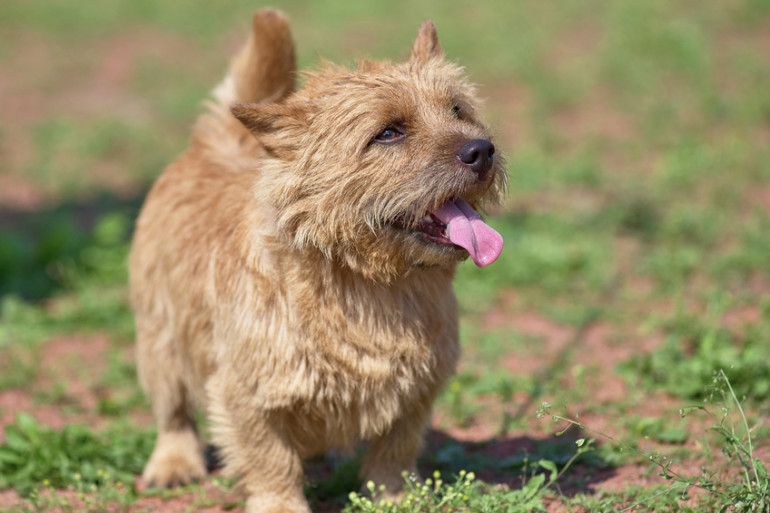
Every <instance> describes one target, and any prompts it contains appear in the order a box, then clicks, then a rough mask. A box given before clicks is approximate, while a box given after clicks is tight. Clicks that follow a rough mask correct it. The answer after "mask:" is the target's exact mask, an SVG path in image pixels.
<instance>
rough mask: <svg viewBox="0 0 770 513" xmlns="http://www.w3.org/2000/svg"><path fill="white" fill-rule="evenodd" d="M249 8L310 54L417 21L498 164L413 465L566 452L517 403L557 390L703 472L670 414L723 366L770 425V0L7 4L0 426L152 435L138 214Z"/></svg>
mask: <svg viewBox="0 0 770 513" xmlns="http://www.w3.org/2000/svg"><path fill="white" fill-rule="evenodd" d="M267 5H269V6H272V7H276V8H279V9H282V10H284V11H285V12H286V13H287V14H288V15H289V17H290V19H291V22H292V28H293V33H294V38H295V42H296V43H297V46H298V51H299V54H298V57H299V64H300V67H301V68H307V67H311V68H312V67H314V66H317V65H318V63H319V59H320V57H324V58H328V59H330V60H332V61H335V62H342V63H348V64H353V63H354V62H355V60H356V59H358V58H360V57H362V56H368V57H372V58H388V59H392V60H400V59H404V58H406V57H407V56H408V53H409V49H410V45H411V42H412V41H413V39H414V36H415V35H416V31H417V28H418V27H419V25H420V23H421V22H422V21H423V20H425V19H429V18H430V19H433V20H434V21H435V22H436V25H437V27H438V33H439V39H440V41H441V45H442V47H443V48H444V50H445V53H446V55H447V56H448V58H449V59H451V60H454V61H457V62H459V63H460V64H461V65H463V66H464V67H465V68H466V70H467V73H468V75H469V76H470V77H471V78H472V80H473V81H474V82H475V83H477V84H478V85H479V88H480V92H481V95H482V96H483V97H484V98H485V101H486V103H485V112H486V118H487V119H488V120H489V121H490V124H491V126H492V127H493V130H494V132H495V134H496V144H497V146H498V147H499V148H500V149H501V151H502V152H503V153H504V154H505V155H506V158H507V162H508V171H509V174H510V191H509V194H508V195H507V198H506V201H505V203H504V204H503V205H501V206H500V207H499V208H495V209H494V210H493V211H491V212H490V219H491V221H490V224H492V226H494V227H495V228H496V229H497V230H498V231H500V232H501V233H502V235H503V236H504V238H505V241H506V245H505V249H504V251H503V255H502V256H501V258H500V260H498V262H496V263H495V264H494V265H492V266H490V267H488V268H486V269H481V270H480V269H476V268H475V267H473V266H472V265H468V264H467V263H466V264H464V265H463V266H462V267H461V270H460V273H459V276H458V279H457V282H456V287H455V288H456V292H457V295H458V299H459V302H460V307H461V313H462V338H463V345H464V356H463V361H462V364H461V368H460V372H459V374H458V377H457V378H456V379H455V381H453V382H452V383H451V385H450V386H449V388H448V389H447V391H446V392H445V393H444V394H443V395H442V397H441V399H440V401H439V404H438V406H437V408H436V414H435V417H436V419H435V421H434V428H435V430H436V432H434V433H433V434H432V435H431V438H429V448H431V451H432V452H430V454H433V456H432V457H428V459H427V460H426V461H425V463H424V465H426V466H429V467H431V468H443V469H445V470H447V471H453V470H456V469H457V468H459V467H460V466H463V465H466V466H467V465H475V466H476V467H480V470H481V472H482V474H483V473H484V472H486V475H487V478H488V479H490V480H492V481H499V482H504V483H513V482H514V481H516V478H515V476H517V475H518V474H517V472H518V471H519V469H520V468H521V465H522V461H523V460H522V459H521V458H520V457H518V456H517V455H518V454H519V453H521V451H522V450H527V451H530V452H532V451H535V453H537V451H541V452H542V451H546V452H547V453H548V454H549V456H548V457H549V458H551V459H553V460H554V461H557V462H560V464H564V463H565V462H566V461H567V460H568V459H569V457H570V456H571V452H570V451H572V449H569V450H568V451H567V452H566V453H565V452H564V451H562V450H561V449H559V448H560V447H561V446H560V445H558V444H557V445H556V446H554V445H553V444H552V443H551V442H552V441H548V442H547V443H546V442H543V440H550V439H549V438H548V437H549V436H550V434H551V433H552V431H555V428H554V427H553V426H552V425H551V424H550V423H549V422H543V421H538V420H537V419H536V418H535V412H536V410H537V408H538V406H539V405H541V404H542V403H543V402H548V403H549V404H551V405H553V406H552V407H553V408H554V410H553V411H556V410H558V411H559V412H560V415H561V414H566V415H571V416H579V417H580V419H582V421H583V422H585V423H586V424H587V425H589V426H592V427H594V428H595V429H599V430H605V432H608V433H610V434H611V435H612V436H613V437H615V438H617V439H621V440H626V441H627V443H629V444H632V445H634V446H635V447H637V446H639V443H640V442H637V441H638V440H644V442H641V444H642V445H643V444H644V443H649V444H653V445H652V446H651V447H652V448H651V449H650V450H654V451H663V452H665V451H667V450H672V451H679V452H678V453H677V454H680V453H681V454H683V455H684V456H682V458H683V461H689V462H690V463H691V464H692V465H695V466H696V468H697V465H699V464H700V463H698V462H701V461H703V458H704V457H705V456H704V455H703V453H701V452H699V450H700V449H699V448H702V447H703V443H702V442H701V441H699V440H700V438H698V436H699V435H696V433H701V431H702V430H700V431H699V430H698V429H694V428H691V427H688V426H691V424H690V423H689V419H687V421H682V420H681V419H680V418H679V415H678V414H677V413H676V412H677V411H678V409H679V408H680V407H681V405H682V404H687V403H697V404H702V401H703V400H704V399H705V400H713V398H714V397H715V395H714V394H715V390H716V389H718V388H719V387H718V386H716V385H715V383H717V382H716V381H715V376H716V377H718V376H719V374H718V372H719V371H720V370H723V371H724V373H725V375H726V376H727V378H728V379H729V381H730V383H731V384H732V387H733V389H734V390H735V394H736V397H737V398H738V399H740V400H741V401H745V409H746V411H747V412H748V413H747V415H748V416H749V420H750V421H751V422H750V424H751V425H752V426H753V428H754V429H755V431H754V434H755V436H756V437H759V439H762V440H767V437H768V431H770V427H769V426H768V421H767V415H768V406H767V404H768V401H767V400H768V399H770V296H769V295H768V293H769V292H770V1H768V0H718V1H711V2H695V1H689V0H595V1H592V2H585V1H583V0H564V1H560V2H543V1H535V0H516V1H511V0H505V1H503V0H494V1H492V0H490V1H485V2H477V3H475V4H471V3H469V2H461V1H459V0H440V1H439V0H426V1H421V2H414V1H403V0H393V1H389V2H348V1H342V0H334V1H332V0H330V1H318V2H308V1H299V0H296V1H289V0H275V1H273V2H272V3H270V4H263V3H260V2H243V1H233V0H221V1H217V2H211V1H202V0H185V1H182V0H164V1H152V0H114V1H111V2H102V1H95V0H81V1H78V2H72V1H66V0H34V1H27V0H3V2H2V3H0V420H2V422H3V424H12V423H13V422H14V419H15V418H16V417H15V416H16V415H17V414H18V413H19V412H20V411H25V412H28V413H31V414H32V416H33V417H34V418H36V419H37V421H38V422H39V423H41V424H43V425H46V426H51V427H55V428H60V427H62V426H64V425H69V424H73V423H83V422H86V423H89V424H91V425H95V426H100V427H102V428H104V429H112V427H111V426H113V425H114V424H116V423H117V424H120V423H123V424H125V425H128V426H130V427H132V428H134V429H145V428H147V426H150V425H151V423H150V422H149V417H148V413H147V412H148V407H147V404H146V402H145V400H144V399H143V397H142V395H141V392H140V391H139V390H138V387H137V385H136V383H135V379H134V364H133V355H132V338H133V325H132V318H131V313H130V310H129V308H128V306H127V301H126V286H125V282H126V269H125V267H126V265H125V264H126V256H127V252H128V241H129V239H130V235H131V231H132V227H133V222H134V218H135V216H136V214H137V211H138V208H139V207H140V205H141V202H142V199H143V197H144V195H145V194H146V191H147V190H148V188H149V186H150V185H151V183H152V181H153V180H154V179H155V178H156V177H157V176H158V175H159V173H160V172H161V171H162V169H163V168H164V167H165V165H167V164H168V163H169V162H171V161H172V160H173V159H174V157H175V156H176V155H177V154H179V153H180V152H182V151H183V150H184V148H185V147H186V145H187V141H188V137H189V134H190V127H191V125H192V123H193V122H194V120H195V118H196V116H197V114H198V113H200V112H201V102H202V101H203V100H204V99H205V98H206V96H207V94H208V93H209V91H211V90H212V88H213V87H214V86H215V85H216V84H217V83H218V82H219V80H220V79H221V78H222V77H223V74H224V72H225V69H226V67H227V63H228V59H229V57H230V56H231V55H233V53H234V52H235V51H236V50H237V49H238V47H239V45H240V44H241V43H242V41H243V40H244V38H245V36H246V34H247V33H248V30H249V27H250V19H251V14H252V13H253V12H254V11H255V10H256V9H258V8H259V7H263V6H267ZM84 362H85V363H84ZM85 369H87V371H86V370H85ZM717 384H718V383H717ZM546 420H547V419H546ZM589 421H590V422H592V424H589ZM698 422H700V421H696V422H695V424H696V425H698V426H699V425H700V424H698ZM703 422H706V421H705V420H704V421H703ZM126 423H127V424H126ZM137 426H138V427H137ZM562 427H563V426H562ZM147 429H149V428H147ZM1 440H2V438H0V441H1ZM478 444H481V445H478ZM484 444H486V445H484ZM489 444H492V445H491V446H490V445H489ZM549 444H550V445H549ZM755 444H757V446H759V445H760V444H759V442H758V441H756V442H755ZM610 445H611V444H608V445H607V446H606V448H605V449H604V452H603V453H601V457H597V458H595V459H594V460H591V461H586V462H584V463H583V466H582V467H580V468H582V469H583V470H582V472H583V473H582V474H581V473H578V474H579V477H578V478H574V481H575V483H577V484H575V483H573V485H574V486H573V487H574V488H575V490H577V492H575V493H578V492H579V493H588V494H589V495H590V493H592V492H591V490H593V488H590V487H589V488H586V485H585V482H586V480H587V479H589V478H587V477H586V475H589V476H593V477H591V478H590V479H594V481H591V482H593V484H594V485H596V486H599V487H600V488H601V485H602V483H604V484H607V483H612V482H613V481H612V480H613V479H614V480H616V481H617V482H618V483H626V485H622V484H619V485H616V487H619V488H623V486H630V485H628V484H627V480H626V481H623V480H622V478H623V477H624V476H625V474H624V473H623V472H620V471H619V470H618V469H622V468H627V469H629V468H632V467H633V460H632V459H631V456H630V455H628V454H627V453H626V454H621V452H618V451H613V449H612V448H611V447H610ZM489 447H492V448H493V449H492V452H493V453H495V454H496V455H497V456H499V455H500V454H503V453H504V454H505V455H506V456H507V457H509V459H508V460H506V461H507V463H505V464H501V463H500V462H499V461H498V460H499V458H498V457H497V456H495V457H494V458H493V459H491V460H489V459H486V460H485V459H483V456H484V454H486V453H485V451H489ZM554 447H556V449H554ZM140 452H141V451H140ZM572 452H574V451H572ZM565 454H566V456H564V455H565ZM767 456H768V455H767V454H765V456H764V457H765V458H767ZM431 458H432V459H431ZM474 458H475V459H474ZM511 458H513V459H511ZM517 458H518V459H517ZM560 458H562V459H560ZM506 465H507V466H506ZM592 465H593V466H592ZM633 468H635V467H633ZM485 469H486V470H485ZM477 471H478V470H477ZM629 472H630V471H629ZM637 474H639V475H636V474H634V476H635V477H634V479H637V484H638V483H642V484H643V485H645V486H653V485H654V484H655V483H653V482H652V481H654V477H653V478H650V477H649V472H647V474H644V473H643V472H641V471H640V472H638V473H637ZM645 475H646V476H647V477H639V476H645ZM597 476H598V477H597ZM626 477H627V476H626ZM581 479H582V480H583V481H580V480H581ZM645 480H646V481H645ZM578 481H580V482H582V483H583V485H580V484H579V483H578ZM589 481H590V480H589ZM0 484H2V482H1V481H0ZM11 484H13V483H11ZM15 486H17V487H22V485H20V484H18V483H17V484H16V485H15ZM581 486H582V488H581ZM592 486H593V485H592ZM606 489H612V486H611V485H610V486H608V487H607V488H606ZM573 495H574V494H573ZM565 500H566V499H565ZM586 500H588V499H586Z"/></svg>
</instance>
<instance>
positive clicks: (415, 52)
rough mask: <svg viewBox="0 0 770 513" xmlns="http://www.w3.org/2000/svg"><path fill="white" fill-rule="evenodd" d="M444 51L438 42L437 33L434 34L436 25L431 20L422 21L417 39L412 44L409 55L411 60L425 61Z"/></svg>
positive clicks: (442, 53)
mask: <svg viewBox="0 0 770 513" xmlns="http://www.w3.org/2000/svg"><path fill="white" fill-rule="evenodd" d="M442 55H444V52H443V51H442V50H441V45H439V44H438V34H436V25H434V24H433V22H432V21H431V20H427V21H425V22H423V24H422V26H421V27H420V31H419V32H418V33H417V39H415V40H414V44H413V45H412V55H411V57H409V60H410V61H411V62H420V61H427V60H428V59H430V58H432V57H441V56H442Z"/></svg>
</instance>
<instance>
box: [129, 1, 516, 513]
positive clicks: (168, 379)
mask: <svg viewBox="0 0 770 513" xmlns="http://www.w3.org/2000/svg"><path fill="white" fill-rule="evenodd" d="M253 28H254V30H253V34H252V36H251V38H250V40H249V42H248V43H247V44H246V46H245V47H244V49H243V50H242V51H241V53H240V55H239V56H238V57H237V58H236V59H235V60H234V61H233V63H232V66H231V70H230V73H229V75H228V76H227V78H226V79H225V80H224V82H223V83H222V84H221V85H220V86H219V87H218V88H217V89H216V90H215V92H214V96H215V102H213V103H212V104H211V105H210V106H209V109H208V112H207V113H205V114H204V115H202V116H201V118H200V120H199V121H198V123H197V125H196V127H195V131H194V133H193V137H192V143H191V147H190V149H189V150H188V151H187V152H186V153H184V154H183V155H182V156H180V157H179V158H178V159H177V160H176V161H175V162H174V163H173V164H172V165H171V166H169V167H168V169H166V171H165V172H164V173H163V175H162V176H161V177H160V179H159V180H158V181H157V183H156V184H155V186H154V187H153V188H152V191H151V192H150V194H149V196H148V198H147V201H146V203H145V205H144V208H143V210H142V213H141V215H140V217H139V220H138V223H137V228H136V234H135V237H134V243H133V250H132V252H131V261H130V271H131V295H132V301H133V305H134V308H135V310H136V329H137V344H138V360H139V373H140V377H141V381H142V384H143V386H144V388H145V390H146V391H147V393H148V394H149V396H150V397H151V398H152V404H153V412H154V415H155V418H156V420H157V423H158V439H157V443H156V446H155V450H154V452H153V454H152V458H151V459H150V462H149V463H148V464H147V467H146V469H145V471H144V475H143V479H144V481H145V482H146V483H147V484H148V485H151V486H173V485H174V484H176V483H187V482H190V481H192V480H196V479H200V478H202V477H204V475H205V465H204V459H203V455H202V450H201V442H200V440H199V438H198V436H197V433H196V428H195V423H194V420H193V418H194V415H193V413H194V406H195V405H202V406H204V407H205V408H206V410H207V412H208V415H209V418H210V420H211V426H212V433H213V439H214V440H213V441H214V443H215V444H216V445H217V446H218V447H220V448H221V451H222V454H223V459H224V463H225V470H226V471H227V472H228V473H229V474H230V475H235V476H239V477H240V478H241V483H242V485H243V486H244V488H245V491H246V492H247V494H248V501H247V511H249V512H268V511H269V512H279V511H280V512H307V511H309V510H308V506H307V502H306V500H305V498H304V496H303V493H302V485H303V472H302V460H303V458H307V457H310V456H313V455H315V454H319V453H322V452H323V451H325V450H327V449H329V448H343V449H344V448H350V447H352V446H354V445H355V444H356V443H357V442H359V441H361V440H367V441H369V445H368V449H367V451H366V454H365V457H364V460H363V464H362V468H361V476H362V478H363V479H365V480H374V481H375V482H377V483H382V484H384V485H386V486H387V489H388V491H389V492H390V493H392V494H393V495H394V496H397V495H398V493H399V491H400V489H401V486H402V484H403V483H402V477H401V474H402V471H408V472H415V460H416V457H417V452H418V448H419V446H420V443H421V438H422V434H423V430H424V429H425V427H426V425H427V423H428V417H429V413H430V409H431V404H432V403H433V400H434V398H435V397H436V394H437V393H438V391H439V390H440V388H441V387H442V385H444V383H445V382H446V381H447V379H448V378H449V377H450V376H451V375H452V373H453V372H454V370H455V364H456V362H457V358H458V341H457V338H458V334H457V312H456V303H455V298H454V294H453V292H452V286H451V280H452V277H453V274H454V272H455V267H456V264H457V263H458V262H459V261H461V260H463V259H464V258H467V257H468V255H469V254H470V255H471V256H472V257H473V259H474V261H476V262H477V264H478V265H486V264H487V263H490V262H491V261H493V260H494V259H495V258H497V256H498V254H499V252H500V250H501V248H502V239H501V238H500V237H499V235H497V234H496V233H495V232H494V231H493V230H492V229H491V228H489V227H488V226H487V225H485V224H484V223H483V221H481V219H480V218H479V217H478V215H476V214H475V212H474V211H473V210H472V207H473V208H475V207H477V206H479V205H480V204H481V202H483V201H486V200H495V199H496V198H497V196H498V195H499V192H500V190H501V188H502V187H503V185H504V182H505V174H504V170H503V166H502V163H501V160H500V158H499V156H498V155H496V154H495V153H494V146H493V145H492V143H491V142H490V140H489V139H490V136H489V134H488V132H487V130H486V129H485V128H484V126H483V125H482V124H481V122H480V121H479V119H478V112H477V101H476V97H475V92H474V89H473V88H472V87H471V86H470V85H469V83H468V82H467V81H466V80H465V79H464V78H463V75H462V73H461V70H460V69H459V68H458V67H457V66H455V65H453V64H451V63H448V62H447V61H445V60H444V58H443V54H442V51H441V48H440V47H439V44H438V40H437V37H436V30H435V27H434V25H433V23H431V22H426V23H424V24H423V26H422V27H421V28H420V31H419V34H418V36H417V39H416V41H415V42H414V46H413V48H412V52H411V57H410V58H409V60H408V61H407V62H405V63H401V64H390V63H387V62H369V61H366V62H362V63H361V64H360V65H359V67H358V69H357V70H356V71H349V70H347V69H343V68H341V67H337V66H333V65H328V64H327V65H325V67H324V69H322V70H321V71H319V72H315V73H308V74H307V75H306V77H307V79H306V84H305V86H304V88H303V89H302V90H300V91H297V92H293V89H294V80H295V58H294V46H293V43H292V40H291V35H290V33H289V28H288V22H287V20H286V18H285V17H284V16H283V15H282V14H280V13H278V12H276V11H273V10H262V11H260V12H258V13H257V14H256V15H255V17H254V27H253ZM233 104H235V105H234V106H232V108H231V105H233ZM231 111H232V113H231Z"/></svg>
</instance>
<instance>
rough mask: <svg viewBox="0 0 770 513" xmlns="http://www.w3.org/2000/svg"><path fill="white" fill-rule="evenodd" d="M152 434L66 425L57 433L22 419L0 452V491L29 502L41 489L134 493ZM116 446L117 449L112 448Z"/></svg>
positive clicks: (10, 428)
mask: <svg viewBox="0 0 770 513" xmlns="http://www.w3.org/2000/svg"><path fill="white" fill-rule="evenodd" d="M154 439H155V438H154V433H153V432H151V431H141V432H137V431H135V430H134V429H133V428H132V427H130V426H124V427H123V428H121V429H112V430H110V431H106V432H102V433H94V432H93V431H92V430H91V429H90V428H89V427H86V426H78V425H70V426H67V427H65V428H64V429H63V430H61V431H56V430H53V429H50V428H47V427H45V426H41V425H39V424H38V423H37V422H36V421H35V420H34V419H33V418H32V417H30V416H28V415H25V414H20V415H18V416H17V418H16V423H15V424H10V425H8V426H6V428H5V442H4V443H3V445H2V446H0V470H1V472H0V486H2V487H4V488H5V487H10V488H13V489H14V490H16V491H17V492H18V493H19V494H20V495H21V496H22V497H28V496H29V495H31V494H32V493H33V492H34V491H35V490H37V489H38V488H39V487H41V486H46V487H47V486H51V487H53V488H59V489H64V488H67V487H70V486H71V487H73V488H75V489H77V490H78V491H83V490H87V489H90V488H91V486H93V485H95V486H97V487H98V486H101V485H105V484H107V483H123V485H125V486H128V487H131V488H133V483H134V475H136V474H138V473H140V472H141V470H142V467H143V466H144V463H145V462H146V460H147V458H149V456H150V451H151V450H152V446H153V443H154ZM116 440H119V443H115V441H116Z"/></svg>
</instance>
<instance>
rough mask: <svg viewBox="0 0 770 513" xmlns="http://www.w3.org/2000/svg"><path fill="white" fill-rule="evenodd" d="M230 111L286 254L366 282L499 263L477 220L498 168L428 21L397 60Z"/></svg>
mask: <svg viewBox="0 0 770 513" xmlns="http://www.w3.org/2000/svg"><path fill="white" fill-rule="evenodd" d="M232 112H233V114H234V115H235V116H236V117H237V118H238V119H239V120H240V121H241V122H242V123H243V124H244V125H245V126H246V127H247V128H248V129H249V130H250V131H251V132H252V133H253V134H254V135H255V136H256V138H257V140H258V141H259V142H260V143H261V145H262V147H263V148H264V155H265V156H264V157H263V158H261V160H260V162H259V166H258V170H257V171H256V172H257V173H259V174H260V176H259V178H258V180H257V190H256V191H255V193H256V194H257V195H258V196H259V199H260V201H263V200H267V201H269V202H270V203H271V204H272V205H273V206H274V207H275V209H276V212H277V226H278V227H279V230H280V231H281V233H282V234H284V236H285V237H287V240H288V241H289V242H290V244H291V245H292V246H293V247H295V248H299V249H312V250H319V251H321V252H322V253H323V254H324V255H326V257H328V258H333V259H336V260H338V261H339V262H341V263H342V264H344V265H347V266H350V267H351V268H354V269H355V270H358V271H360V272H363V273H365V274H367V275H370V276H373V277H392V276H395V275H399V274H403V273H405V272H408V271H409V270H410V269H412V268H414V267H420V266H443V267H453V266H454V265H455V263H456V262H458V261H459V260H462V259H464V258H467V257H468V255H469V254H470V256H471V257H472V258H473V260H474V261H475V262H476V263H477V265H486V264H488V263H490V262H491V261H493V260H494V259H495V258H497V256H498V255H499V253H500V250H501V248H502V239H501V238H500V237H499V235H497V234H496V232H494V230H492V229H491V228H489V227H488V226H487V225H486V224H484V222H483V221H482V220H481V218H480V217H479V216H478V215H477V214H476V212H475V211H476V210H478V209H479V208H480V207H481V206H482V205H483V204H484V203H486V202H490V201H496V200H497V199H498V198H499V196H500V193H501V191H502V189H503V188H504V185H505V181H506V178H505V170H504V166H503V161H502V159H501V157H500V154H499V152H497V151H496V149H495V146H494V144H493V143H492V141H491V136H490V134H489V132H488V130H487V129H486V128H485V126H484V125H483V124H482V123H481V121H480V120H479V109H478V102H477V99H476V92H475V90H474V88H473V86H472V85H471V84H470V83H469V82H468V81H467V79H466V78H465V77H464V75H463V73H462V70H461V69H460V68H459V67H458V66H456V65H454V64H452V63H450V62H448V61H447V60H445V58H444V55H443V52H442V50H441V47H440V46H439V43H438V39H437V36H436V29H435V26H434V25H433V23H432V22H430V21H428V22H425V23H424V24H423V25H422V27H421V28H420V31H419V34H418V36H417V39H416V40H415V42H414V45H413V47H412V52H411V56H410V58H409V59H408V60H407V61H406V62H403V63H399V64H391V63H388V62H371V61H365V62H362V63H360V64H359V66H358V69H357V70H355V71H350V70H347V69H344V68H341V67H338V66H334V65H330V64H327V65H325V67H324V68H323V69H322V70H320V71H318V72H313V73H307V74H306V83H305V86H304V87H303V88H302V89H301V90H299V91H297V92H295V93H294V94H292V95H290V96H288V97H287V98H286V99H284V100H282V101H280V102H279V103H264V104H247V105H235V106H233V107H232Z"/></svg>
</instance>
